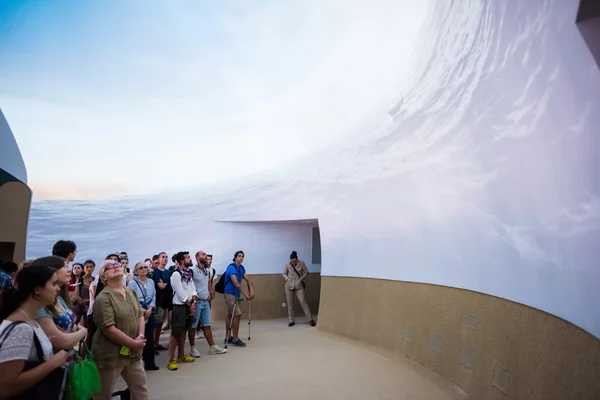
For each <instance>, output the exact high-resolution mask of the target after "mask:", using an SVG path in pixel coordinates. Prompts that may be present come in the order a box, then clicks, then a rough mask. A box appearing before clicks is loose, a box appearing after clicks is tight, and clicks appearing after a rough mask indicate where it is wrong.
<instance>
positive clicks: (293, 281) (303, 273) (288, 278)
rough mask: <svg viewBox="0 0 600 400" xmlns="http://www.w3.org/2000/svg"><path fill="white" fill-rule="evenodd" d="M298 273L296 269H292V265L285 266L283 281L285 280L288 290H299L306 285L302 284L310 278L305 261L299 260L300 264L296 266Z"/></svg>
mask: <svg viewBox="0 0 600 400" xmlns="http://www.w3.org/2000/svg"><path fill="white" fill-rule="evenodd" d="M296 271H298V274H300V276H298V274H297V273H296ZM296 271H294V267H292V264H290V263H287V264H286V265H285V268H284V269H283V279H285V288H286V289H289V290H298V289H303V288H304V285H303V284H302V283H303V282H304V280H305V279H306V277H307V276H308V268H306V264H304V261H302V260H298V264H296Z"/></svg>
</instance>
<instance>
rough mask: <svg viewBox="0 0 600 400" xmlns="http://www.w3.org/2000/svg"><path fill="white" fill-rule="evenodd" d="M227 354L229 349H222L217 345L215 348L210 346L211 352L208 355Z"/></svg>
mask: <svg viewBox="0 0 600 400" xmlns="http://www.w3.org/2000/svg"><path fill="white" fill-rule="evenodd" d="M225 353H227V349H222V348H220V347H219V346H217V345H216V344H215V345H214V346H210V350H209V352H208V354H210V355H211V356H214V355H215V354H225Z"/></svg>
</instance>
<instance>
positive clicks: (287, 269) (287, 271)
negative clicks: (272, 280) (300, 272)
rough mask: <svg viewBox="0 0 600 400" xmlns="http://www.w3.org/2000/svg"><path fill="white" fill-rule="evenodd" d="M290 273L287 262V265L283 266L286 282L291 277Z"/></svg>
mask: <svg viewBox="0 0 600 400" xmlns="http://www.w3.org/2000/svg"><path fill="white" fill-rule="evenodd" d="M288 273H289V268H288V264H285V267H283V279H285V281H286V282H287V281H288V279H289V277H288Z"/></svg>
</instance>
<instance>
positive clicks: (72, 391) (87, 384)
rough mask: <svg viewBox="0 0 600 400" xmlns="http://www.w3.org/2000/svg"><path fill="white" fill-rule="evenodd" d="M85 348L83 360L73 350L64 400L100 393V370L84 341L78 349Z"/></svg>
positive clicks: (85, 398)
mask: <svg viewBox="0 0 600 400" xmlns="http://www.w3.org/2000/svg"><path fill="white" fill-rule="evenodd" d="M83 348H85V351H86V358H85V360H84V359H82V358H81V356H80V355H79V353H80V352H79V351H78V352H75V362H74V363H73V364H71V366H70V367H69V372H68V376H67V387H66V391H65V392H66V400H90V399H91V398H93V397H94V396H96V395H97V394H98V393H100V389H101V386H100V372H99V371H98V367H97V366H96V363H95V362H94V360H93V359H92V352H91V351H90V349H89V348H88V347H87V344H86V343H85V342H84V341H81V342H80V343H79V349H80V351H81V349H83Z"/></svg>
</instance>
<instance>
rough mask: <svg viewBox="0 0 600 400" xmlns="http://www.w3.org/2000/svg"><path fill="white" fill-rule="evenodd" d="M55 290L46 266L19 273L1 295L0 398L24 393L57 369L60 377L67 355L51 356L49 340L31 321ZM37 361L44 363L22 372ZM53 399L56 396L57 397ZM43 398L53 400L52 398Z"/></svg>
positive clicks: (53, 276) (52, 274) (51, 301)
mask: <svg viewBox="0 0 600 400" xmlns="http://www.w3.org/2000/svg"><path fill="white" fill-rule="evenodd" d="M59 290H60V288H59V286H58V278H57V276H56V274H55V272H54V269H53V268H50V267H48V266H46V265H30V266H28V267H25V268H23V269H22V270H21V271H19V273H18V274H17V276H16V278H15V285H14V287H13V288H11V289H10V290H6V291H4V292H2V294H1V299H0V321H2V322H1V323H0V398H11V397H13V396H16V395H22V394H24V393H26V392H27V391H28V390H30V389H31V388H33V386H34V385H36V384H37V383H39V382H41V381H43V380H44V379H46V378H50V374H53V376H54V375H55V374H56V372H55V370H57V369H58V370H59V371H60V372H59V374H60V373H61V372H62V373H64V371H63V370H62V368H60V367H61V365H62V364H64V363H65V362H66V361H67V353H66V352H65V351H59V352H58V353H56V354H54V355H53V354H52V344H51V343H50V340H49V339H48V337H47V336H46V334H45V333H44V331H43V330H42V329H41V328H40V326H39V325H38V323H37V322H36V321H35V317H36V316H37V314H38V312H39V311H40V309H41V308H42V307H45V306H48V305H50V304H54V301H55V299H56V296H57V295H58V293H59ZM36 339H37V342H38V345H36ZM38 348H41V350H42V352H43V354H41V355H40V354H38ZM40 359H43V360H45V362H42V363H41V364H39V365H37V366H35V367H33V368H31V369H27V370H24V369H25V367H26V362H34V363H35V362H36V361H38V360H40ZM61 377H62V375H61ZM52 379H55V378H54V377H53V378H52ZM60 379H62V378H60ZM59 388H60V386H59ZM48 395H50V394H48ZM56 395H57V396H58V393H56ZM45 398H47V399H50V398H54V395H52V397H45Z"/></svg>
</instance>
